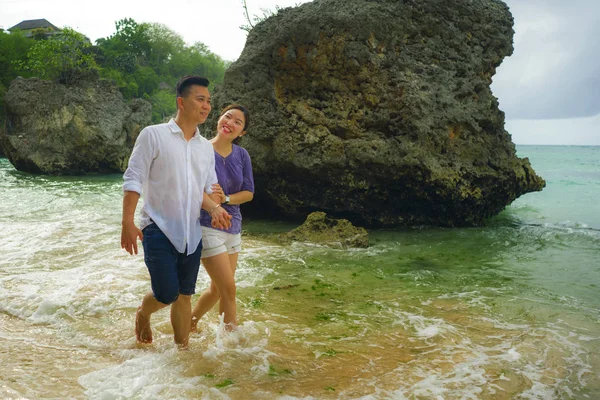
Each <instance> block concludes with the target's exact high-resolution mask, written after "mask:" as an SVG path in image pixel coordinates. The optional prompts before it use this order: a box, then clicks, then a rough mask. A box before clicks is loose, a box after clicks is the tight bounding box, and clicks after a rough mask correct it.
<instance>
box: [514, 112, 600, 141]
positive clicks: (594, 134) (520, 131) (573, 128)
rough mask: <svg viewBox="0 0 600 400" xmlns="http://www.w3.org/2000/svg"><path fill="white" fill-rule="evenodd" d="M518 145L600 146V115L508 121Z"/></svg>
mask: <svg viewBox="0 0 600 400" xmlns="http://www.w3.org/2000/svg"><path fill="white" fill-rule="evenodd" d="M505 128H506V130H507V131H508V132H510V133H511V135H512V139H513V142H514V143H516V144H549V145H573V146H600V114H597V115H595V116H593V117H586V118H570V119H545V120H531V119H516V120H508V121H506V126H505Z"/></svg>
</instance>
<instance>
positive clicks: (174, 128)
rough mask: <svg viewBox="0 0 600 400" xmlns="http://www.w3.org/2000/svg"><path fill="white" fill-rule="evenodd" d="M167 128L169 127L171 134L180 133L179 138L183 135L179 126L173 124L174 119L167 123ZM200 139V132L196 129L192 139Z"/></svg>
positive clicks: (175, 123)
mask: <svg viewBox="0 0 600 400" xmlns="http://www.w3.org/2000/svg"><path fill="white" fill-rule="evenodd" d="M167 126H168V127H169V129H170V130H171V132H173V133H181V136H184V135H183V131H182V130H181V128H180V127H179V125H177V122H175V119H173V118H171V120H170V121H169V123H168V124H167ZM199 137H200V130H199V129H198V127H196V132H194V136H193V137H192V139H197V138H199Z"/></svg>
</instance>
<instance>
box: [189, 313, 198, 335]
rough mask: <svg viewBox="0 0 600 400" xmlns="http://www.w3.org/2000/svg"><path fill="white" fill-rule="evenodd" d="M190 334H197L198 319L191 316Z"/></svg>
mask: <svg viewBox="0 0 600 400" xmlns="http://www.w3.org/2000/svg"><path fill="white" fill-rule="evenodd" d="M190 332H192V333H195V332H198V318H196V317H194V316H193V315H192V323H191V324H190Z"/></svg>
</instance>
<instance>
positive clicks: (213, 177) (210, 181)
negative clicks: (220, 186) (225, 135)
mask: <svg viewBox="0 0 600 400" xmlns="http://www.w3.org/2000/svg"><path fill="white" fill-rule="evenodd" d="M210 154H211V155H210V156H209V157H210V164H209V167H208V173H207V174H206V184H205V185H204V191H205V192H206V193H207V194H211V193H212V192H213V191H212V185H214V184H215V183H219V181H218V180H217V171H216V170H215V151H214V150H213V147H212V144H211V145H210Z"/></svg>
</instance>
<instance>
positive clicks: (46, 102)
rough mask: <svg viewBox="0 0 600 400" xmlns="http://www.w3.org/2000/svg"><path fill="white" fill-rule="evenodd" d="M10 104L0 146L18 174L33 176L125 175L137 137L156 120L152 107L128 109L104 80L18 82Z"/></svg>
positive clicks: (140, 103) (9, 94)
mask: <svg viewBox="0 0 600 400" xmlns="http://www.w3.org/2000/svg"><path fill="white" fill-rule="evenodd" d="M5 99H6V109H7V116H6V125H5V131H4V133H3V134H2V135H0V146H1V147H2V149H3V150H4V153H5V154H6V157H7V158H8V159H9V160H10V162H11V163H12V164H13V165H14V166H15V168H16V169H18V170H20V171H26V172H31V173H44V174H87V173H105V172H121V171H124V170H125V168H126V167H127V162H128V160H129V155H130V154H131V150H132V148H133V144H134V142H135V139H136V138H137V135H138V134H139V132H140V131H141V130H142V129H143V128H144V127H145V126H146V125H149V124H150V121H151V116H152V107H151V105H150V103H148V102H147V101H145V100H141V99H136V100H133V101H132V102H131V103H130V104H126V103H125V102H124V101H123V97H122V95H121V93H120V92H119V91H118V90H117V88H115V87H114V86H113V85H112V84H110V83H109V82H107V81H103V80H93V81H82V82H80V83H78V84H77V85H70V86H65V85H61V84H57V83H53V82H50V81H44V80H40V79H37V78H32V79H23V78H17V79H15V80H14V81H13V82H12V83H11V86H10V88H9V90H8V92H7V94H6V97H5Z"/></svg>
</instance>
